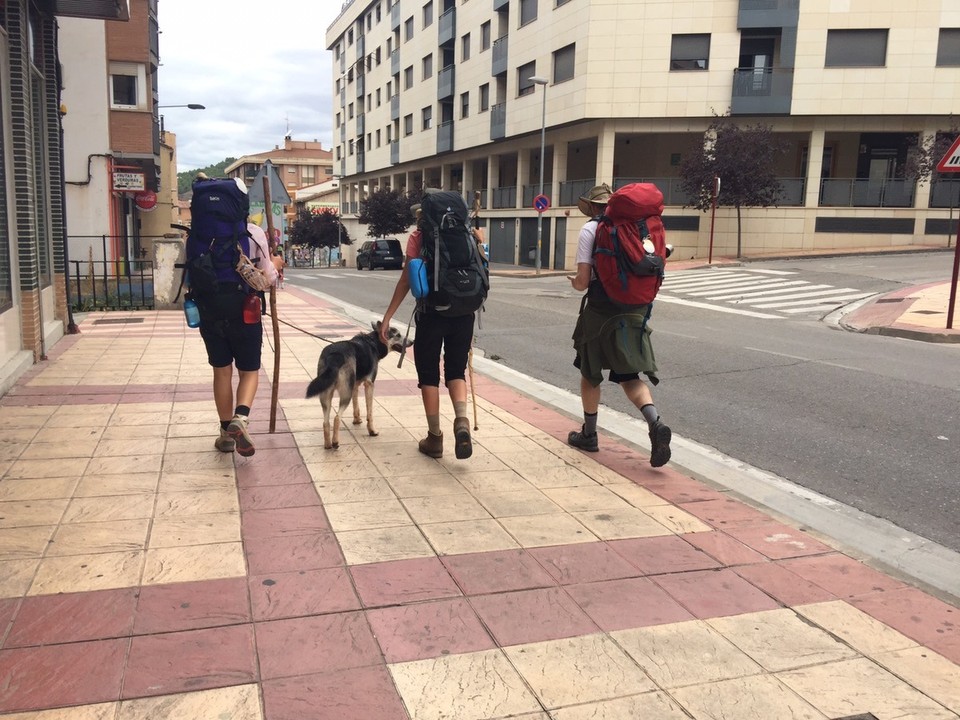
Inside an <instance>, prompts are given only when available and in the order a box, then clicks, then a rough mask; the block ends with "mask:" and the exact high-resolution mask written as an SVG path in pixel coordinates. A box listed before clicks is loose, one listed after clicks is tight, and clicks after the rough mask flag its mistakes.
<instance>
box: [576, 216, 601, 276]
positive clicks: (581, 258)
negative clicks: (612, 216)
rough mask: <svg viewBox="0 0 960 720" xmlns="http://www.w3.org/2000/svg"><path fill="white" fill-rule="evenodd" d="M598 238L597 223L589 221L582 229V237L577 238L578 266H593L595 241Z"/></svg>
mask: <svg viewBox="0 0 960 720" xmlns="http://www.w3.org/2000/svg"><path fill="white" fill-rule="evenodd" d="M596 236H597V221H596V220H588V221H587V222H586V223H585V224H584V226H583V227H582V228H580V236H579V237H578V238H577V264H578V265H579V264H580V263H586V264H587V265H593V241H594V238H596Z"/></svg>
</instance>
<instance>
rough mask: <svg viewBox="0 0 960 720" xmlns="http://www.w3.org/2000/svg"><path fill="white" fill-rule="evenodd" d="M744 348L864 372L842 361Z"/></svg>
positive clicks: (749, 348)
mask: <svg viewBox="0 0 960 720" xmlns="http://www.w3.org/2000/svg"><path fill="white" fill-rule="evenodd" d="M743 349H744V350H753V351H754V352H758V353H764V354H766V355H776V356H777V357H784V358H790V359H791V360H803V361H804V362H809V363H816V364H817V365H829V366H830V367H835V368H841V369H843V370H854V371H856V372H866V371H865V370H864V369H863V368H858V367H853V366H852V365H843V364H842V363H836V362H830V361H829V360H815V359H813V358H808V357H803V356H801V355H789V354H787V353H781V352H775V351H773V350H764V349H763V348H756V347H744V348H743Z"/></svg>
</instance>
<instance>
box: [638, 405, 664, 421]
mask: <svg viewBox="0 0 960 720" xmlns="http://www.w3.org/2000/svg"><path fill="white" fill-rule="evenodd" d="M640 414H641V415H643V419H644V420H646V421H647V425H651V426H652V425H653V424H654V423H655V422H656V421H657V420H659V419H660V413H658V412H657V408H656V407H655V406H654V405H653V404H652V403H650V404H648V405H644V406H643V407H642V408H640Z"/></svg>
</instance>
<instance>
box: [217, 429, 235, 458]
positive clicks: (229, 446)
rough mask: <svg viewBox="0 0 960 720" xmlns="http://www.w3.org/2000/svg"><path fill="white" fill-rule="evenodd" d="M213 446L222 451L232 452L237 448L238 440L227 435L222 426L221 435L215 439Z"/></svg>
mask: <svg viewBox="0 0 960 720" xmlns="http://www.w3.org/2000/svg"><path fill="white" fill-rule="evenodd" d="M213 446H214V447H215V448H216V449H217V450H219V451H220V452H222V453H232V452H233V451H234V450H236V449H237V441H236V440H234V439H233V438H232V437H230V436H229V435H227V431H226V430H224V429H223V428H220V437H218V438H217V439H216V440H214V441H213Z"/></svg>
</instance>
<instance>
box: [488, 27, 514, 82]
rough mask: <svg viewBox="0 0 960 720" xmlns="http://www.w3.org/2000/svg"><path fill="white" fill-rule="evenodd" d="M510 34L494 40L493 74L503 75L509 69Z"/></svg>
mask: <svg viewBox="0 0 960 720" xmlns="http://www.w3.org/2000/svg"><path fill="white" fill-rule="evenodd" d="M508 40H509V36H508V35H504V36H503V37H499V38H497V39H496V40H494V41H493V52H492V53H491V56H492V58H493V59H492V60H491V67H490V74H491V75H502V74H503V73H505V72H506V71H507V49H508V47H509V44H510V43H509V42H508Z"/></svg>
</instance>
